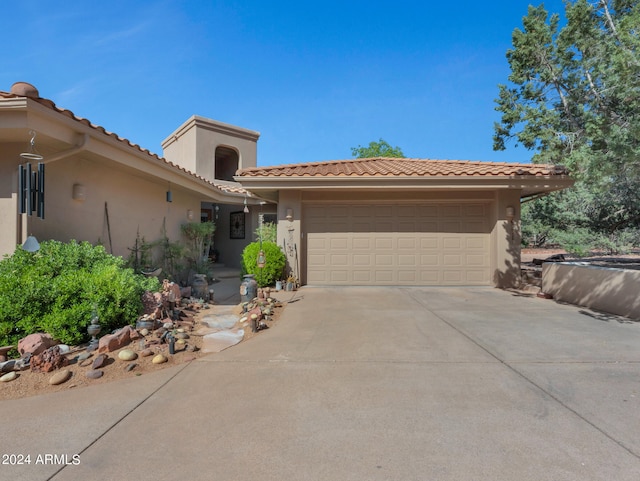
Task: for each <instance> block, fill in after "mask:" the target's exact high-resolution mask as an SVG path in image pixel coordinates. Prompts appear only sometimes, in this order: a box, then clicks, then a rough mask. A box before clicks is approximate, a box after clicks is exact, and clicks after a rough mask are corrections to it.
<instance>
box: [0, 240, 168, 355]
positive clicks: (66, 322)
mask: <svg viewBox="0 0 640 481" xmlns="http://www.w3.org/2000/svg"><path fill="white" fill-rule="evenodd" d="M158 288H159V285H158V280H157V279H156V278H146V277H144V276H141V275H137V274H135V273H134V271H133V270H132V269H128V268H125V261H124V260H123V259H122V258H121V257H114V256H112V255H110V254H108V253H107V252H106V251H105V250H104V247H102V246H95V247H94V246H92V245H91V244H89V243H88V242H81V243H78V242H76V241H71V242H69V243H66V244H65V243H62V242H58V241H44V242H42V243H41V244H40V250H39V251H38V252H35V253H31V252H26V251H24V250H23V249H22V248H20V247H18V249H17V250H16V252H15V253H14V254H13V255H12V256H11V257H5V258H4V259H3V260H1V261H0V345H6V344H15V343H17V342H18V340H20V339H21V338H23V337H25V336H27V335H29V334H32V333H34V332H47V333H49V334H51V335H52V336H53V337H54V338H55V339H58V340H59V341H61V342H63V343H66V344H77V343H80V342H82V341H85V340H88V338H89V336H88V334H87V325H88V324H89V322H90V320H91V312H92V310H93V308H94V307H95V308H96V309H97V312H98V316H99V317H100V325H101V326H102V332H101V333H102V334H104V333H107V332H111V331H112V330H114V329H116V328H119V327H122V326H123V325H125V324H130V323H132V322H133V321H135V319H136V318H137V316H138V315H139V313H140V312H141V310H142V301H141V295H142V293H143V292H144V291H145V290H157V289H158Z"/></svg>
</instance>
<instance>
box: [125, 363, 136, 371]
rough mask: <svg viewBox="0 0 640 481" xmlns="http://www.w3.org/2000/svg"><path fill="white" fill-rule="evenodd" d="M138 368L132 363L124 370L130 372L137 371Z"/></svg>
mask: <svg viewBox="0 0 640 481" xmlns="http://www.w3.org/2000/svg"><path fill="white" fill-rule="evenodd" d="M136 366H137V364H136V363H135V362H132V363H131V364H129V365H128V366H127V367H125V368H124V370H125V371H127V372H129V371H133V370H134V369H135V367H136Z"/></svg>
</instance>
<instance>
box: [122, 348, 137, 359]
mask: <svg viewBox="0 0 640 481" xmlns="http://www.w3.org/2000/svg"><path fill="white" fill-rule="evenodd" d="M118 359H120V360H122V361H133V360H134V359H138V355H137V354H136V353H135V352H133V351H132V350H131V349H123V350H122V351H120V352H119V353H118Z"/></svg>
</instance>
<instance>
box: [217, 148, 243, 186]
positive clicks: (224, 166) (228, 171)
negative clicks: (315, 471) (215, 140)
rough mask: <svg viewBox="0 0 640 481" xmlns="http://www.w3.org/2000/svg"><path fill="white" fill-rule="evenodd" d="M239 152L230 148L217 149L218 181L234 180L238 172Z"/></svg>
mask: <svg viewBox="0 0 640 481" xmlns="http://www.w3.org/2000/svg"><path fill="white" fill-rule="evenodd" d="M239 159H240V156H239V155H238V152H237V151H235V150H234V149H231V148H229V147H217V148H216V156H215V178H216V179H218V180H231V181H232V180H233V176H234V175H235V173H236V171H237V170H238V161H239Z"/></svg>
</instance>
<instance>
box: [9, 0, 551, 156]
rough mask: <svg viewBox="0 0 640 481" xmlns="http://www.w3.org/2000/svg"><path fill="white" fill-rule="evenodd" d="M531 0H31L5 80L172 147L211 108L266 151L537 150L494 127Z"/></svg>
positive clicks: (16, 14)
mask: <svg viewBox="0 0 640 481" xmlns="http://www.w3.org/2000/svg"><path fill="white" fill-rule="evenodd" d="M529 3H530V2H528V1H526V0H525V1H520V0H502V1H493V2H478V1H473V2H471V1H469V2H467V1H450V2H429V1H413V0H396V1H386V0H385V1H375V0H373V1H371V0H369V1H361V0H352V1H349V0H341V1H334V0H325V1H322V2H316V1H307V2H300V1H296V2H293V1H288V0H282V1H267V0H262V1H254V0H247V1H231V0H209V1H205V0H192V1H187V0H162V1H158V0H136V1H133V2H132V1H129V0H111V1H109V2H90V1H89V2H88V1H79V0H67V1H65V2H55V1H47V0H22V1H20V2H13V3H12V4H11V8H10V9H8V8H4V9H3V14H2V16H1V17H0V40H1V41H2V45H3V46H4V50H5V52H4V53H3V56H2V59H1V60H0V64H1V65H2V68H1V69H0V90H5V91H8V90H9V89H10V87H11V85H12V84H13V83H14V82H16V81H26V82H30V83H32V84H34V85H35V86H36V87H37V88H38V90H39V91H40V95H41V96H42V97H45V98H49V99H51V100H53V101H54V102H55V103H56V104H57V105H58V106H59V107H62V108H66V109H69V110H71V111H73V112H74V113H75V114H76V115H78V116H81V117H85V118H87V119H89V120H90V121H91V122H93V123H94V124H97V125H101V126H103V127H105V128H106V129H107V130H109V131H112V132H115V133H117V134H118V135H120V136H121V137H125V138H127V139H129V140H131V141H132V142H134V143H137V144H139V145H140V146H142V147H143V148H146V149H149V150H151V151H152V152H155V153H158V154H162V149H161V147H160V143H161V142H162V140H163V139H164V138H166V137H167V136H168V135H169V134H171V132H173V130H175V129H176V128H177V127H178V126H179V125H180V124H182V123H183V122H184V121H185V120H187V118H189V117H190V116H191V115H193V114H197V115H201V116H204V117H209V118H212V119H216V120H219V121H221V122H226V123H230V124H234V125H238V126H241V127H245V128H248V129H252V130H257V131H258V132H260V133H261V137H260V140H259V141H258V164H259V165H274V164H283V163H298V162H310V161H318V160H336V159H348V158H351V147H357V146H358V145H366V144H368V143H369V142H370V141H372V140H378V139H379V138H383V139H385V140H386V141H388V142H389V143H390V144H391V145H393V146H399V147H401V148H402V150H403V151H404V153H405V155H406V156H407V157H419V158H435V159H462V160H493V161H499V162H528V161H529V159H530V158H531V155H532V153H531V152H528V151H526V150H524V149H522V148H514V147H510V148H509V149H508V150H507V151H506V152H494V151H493V150H492V135H493V122H494V121H497V120H498V119H499V114H498V112H495V110H494V107H495V104H494V99H495V98H496V97H497V95H498V88H497V84H499V83H504V82H506V80H507V76H508V75H509V68H508V64H507V61H506V58H505V53H506V51H507V49H508V48H510V47H511V33H512V32H513V30H514V28H516V27H521V26H522V17H523V16H524V15H525V14H526V12H527V6H528V4H529ZM534 4H535V5H538V4H539V2H535V3H534ZM545 6H546V7H547V9H548V10H550V11H556V12H562V11H563V7H562V0H553V1H547V2H545Z"/></svg>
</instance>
